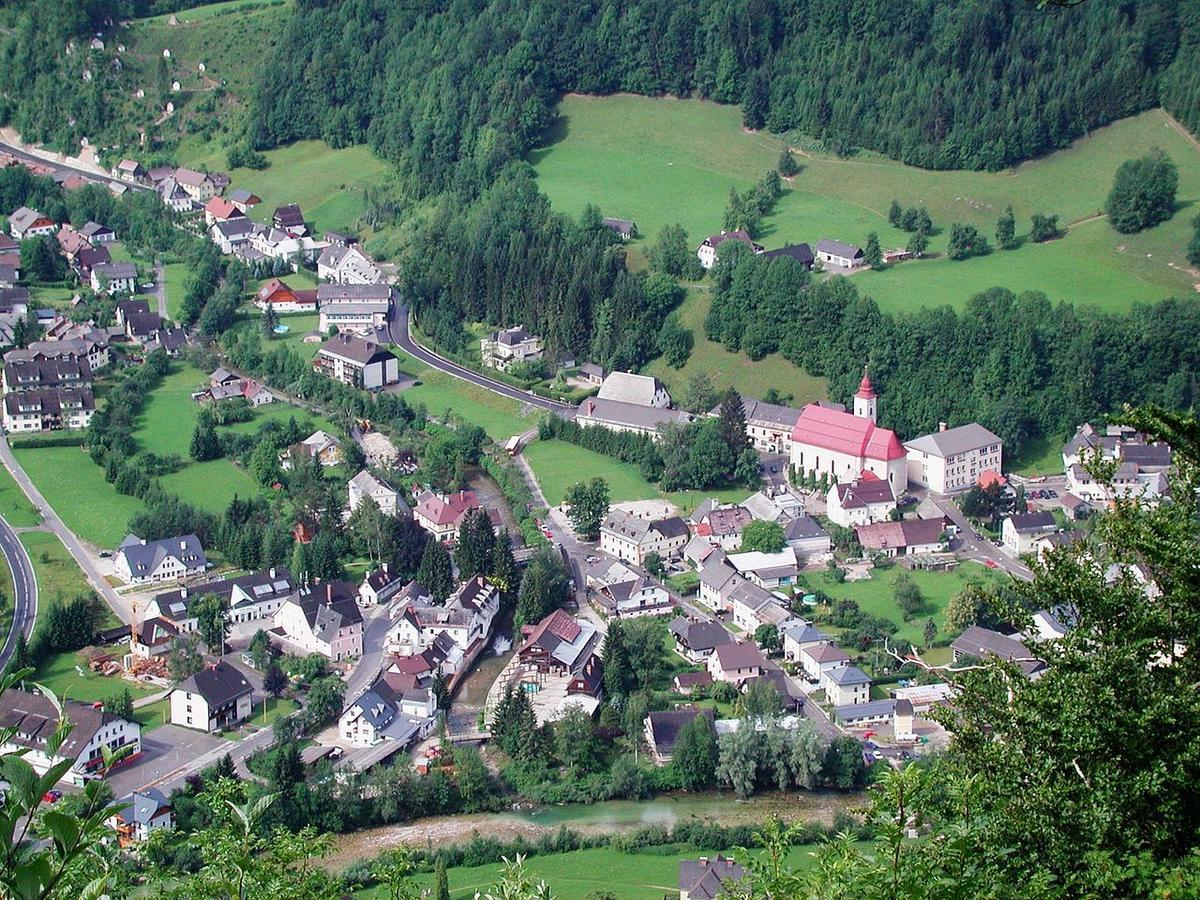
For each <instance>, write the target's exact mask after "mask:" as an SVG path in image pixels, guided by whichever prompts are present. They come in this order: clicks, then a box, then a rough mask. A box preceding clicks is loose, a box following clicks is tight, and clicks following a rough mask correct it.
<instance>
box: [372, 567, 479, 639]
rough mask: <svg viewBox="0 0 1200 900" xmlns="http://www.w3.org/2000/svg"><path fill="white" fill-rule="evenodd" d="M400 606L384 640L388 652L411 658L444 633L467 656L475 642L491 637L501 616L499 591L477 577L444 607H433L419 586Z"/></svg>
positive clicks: (465, 583)
mask: <svg viewBox="0 0 1200 900" xmlns="http://www.w3.org/2000/svg"><path fill="white" fill-rule="evenodd" d="M414 584H415V582H414ZM399 599H400V598H398V600H399ZM402 603H403V605H402V606H401V607H400V612H399V614H398V615H397V616H396V618H395V622H394V624H393V625H392V627H391V628H389V629H388V632H387V635H386V637H385V638H384V646H385V647H386V648H387V650H388V652H389V653H395V654H398V655H400V656H412V655H413V654H416V653H420V652H421V651H422V650H424V649H425V648H426V647H428V646H429V645H430V644H432V643H433V642H434V641H435V640H436V639H437V637H438V635H440V634H445V635H446V636H447V637H448V638H449V639H450V640H451V641H453V642H454V644H455V645H456V646H457V647H458V649H459V650H460V651H461V652H463V653H466V652H468V651H470V650H471V648H472V647H474V646H475V644H476V643H477V642H479V641H485V640H487V639H488V638H489V637H490V636H491V631H492V623H493V622H494V621H495V619H496V616H497V615H498V614H499V613H500V589H499V588H498V587H497V586H496V585H494V584H492V583H491V582H490V581H488V580H487V579H486V578H483V577H482V576H479V575H476V576H474V577H473V578H471V579H469V580H467V581H465V582H464V583H463V584H461V585H459V587H458V589H457V590H456V591H455V592H454V593H453V594H451V595H450V596H449V597H448V598H447V599H446V602H445V604H444V605H438V604H435V603H434V602H433V599H432V598H431V597H430V596H429V595H428V592H427V591H425V590H424V589H423V588H420V586H419V585H418V586H417V589H415V590H413V591H412V592H411V596H406V597H405V598H404V599H403V601H402Z"/></svg>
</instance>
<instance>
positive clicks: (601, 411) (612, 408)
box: [575, 397, 693, 440]
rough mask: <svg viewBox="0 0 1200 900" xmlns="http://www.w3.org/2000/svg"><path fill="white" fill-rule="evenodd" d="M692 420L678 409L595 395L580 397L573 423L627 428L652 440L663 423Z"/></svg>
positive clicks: (683, 422)
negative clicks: (606, 398)
mask: <svg viewBox="0 0 1200 900" xmlns="http://www.w3.org/2000/svg"><path fill="white" fill-rule="evenodd" d="M692 420H693V416H692V415H691V414H690V413H687V412H684V411H683V410H681V409H666V408H664V407H661V406H643V405H641V404H638V403H622V402H620V401H619V400H602V399H600V398H599V397H588V398H587V399H586V400H584V401H583V403H581V404H580V405H579V412H578V413H577V414H576V416H575V423H576V424H577V425H579V426H580V427H583V428H597V427H598V428H607V429H608V430H609V431H631V432H633V433H634V434H643V435H646V436H647V437H650V438H653V439H655V440H657V439H658V438H659V437H660V432H661V430H662V428H663V426H664V425H667V424H668V423H672V422H674V423H676V424H679V425H686V424H688V423H689V422H691V421H692Z"/></svg>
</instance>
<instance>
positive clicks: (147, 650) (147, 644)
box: [129, 616, 179, 659]
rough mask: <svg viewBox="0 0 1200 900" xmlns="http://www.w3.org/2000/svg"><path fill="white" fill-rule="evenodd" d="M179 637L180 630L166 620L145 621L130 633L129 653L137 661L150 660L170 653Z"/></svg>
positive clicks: (155, 618) (135, 626) (133, 627)
mask: <svg viewBox="0 0 1200 900" xmlns="http://www.w3.org/2000/svg"><path fill="white" fill-rule="evenodd" d="M177 637H179V629H178V628H176V627H175V626H174V625H172V624H171V623H170V622H168V621H167V620H166V619H162V618H159V617H157V616H156V617H154V618H153V619H143V620H142V622H141V623H140V624H137V625H134V626H132V627H131V629H130V633H129V652H130V654H131V655H132V656H133V657H134V658H135V659H149V658H150V657H152V656H162V655H163V654H164V653H169V652H170V651H171V650H172V649H173V648H174V646H175V639H176V638H177Z"/></svg>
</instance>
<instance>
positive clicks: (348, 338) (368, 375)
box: [313, 313, 400, 391]
mask: <svg viewBox="0 0 1200 900" xmlns="http://www.w3.org/2000/svg"><path fill="white" fill-rule="evenodd" d="M322 314H324V313H322ZM313 371H315V372H319V373H320V374H322V375H324V376H326V377H327V378H332V379H333V380H334V381H340V382H341V383H342V384H348V385H350V386H351V387H356V388H362V389H364V390H368V391H377V390H379V389H380V388H382V387H384V386H385V385H389V384H395V383H396V382H397V381H399V380H400V361H399V360H398V359H396V357H395V356H394V355H393V354H392V352H391V351H390V350H388V349H386V348H384V347H381V346H380V345H379V344H376V343H374V342H373V341H366V340H363V339H362V338H360V337H357V336H356V335H352V334H336V335H334V336H333V337H331V338H329V340H327V341H325V343H323V344H322V345H321V349H320V350H318V351H317V356H316V359H314V360H313Z"/></svg>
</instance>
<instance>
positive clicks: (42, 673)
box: [33, 647, 162, 724]
mask: <svg viewBox="0 0 1200 900" xmlns="http://www.w3.org/2000/svg"><path fill="white" fill-rule="evenodd" d="M119 649H121V650H124V649H125V648H124V647H121V648H119ZM80 670H82V672H83V674H80ZM33 678H34V680H35V681H37V682H39V683H40V684H44V685H46V687H48V688H50V690H52V691H54V693H55V695H56V696H57V697H58V698H59V699H60V700H78V701H80V702H81V703H95V702H96V701H97V700H107V699H109V698H110V697H113V696H115V695H117V694H119V693H120V692H121V690H122V689H123V688H129V693H130V694H132V695H133V699H134V700H137V699H138V698H139V697H148V696H149V695H150V694H153V693H155V692H156V691H158V690H159V688H154V687H143V686H142V685H140V684H137V683H135V682H132V681H126V680H125V679H124V678H114V677H106V676H104V675H100V674H99V673H97V672H93V671H91V670H90V669H88V668H87V666H86V664H84V663H83V662H82V661H81V660H80V658H79V654H77V653H59V654H57V655H55V656H52V657H50V659H49V660H47V661H46V662H45V663H43V664H42V665H41V666H39V667H38V670H37V672H36V673H35V674H34V676H33ZM143 712H144V713H145V715H146V719H147V720H149V719H151V718H153V715H154V707H153V706H151V707H150V708H149V709H148V710H145V711H142V710H139V713H143ZM137 718H138V720H139V721H141V715H139V716H138V717H137ZM158 724H162V715H161V713H160V714H159V716H158Z"/></svg>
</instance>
